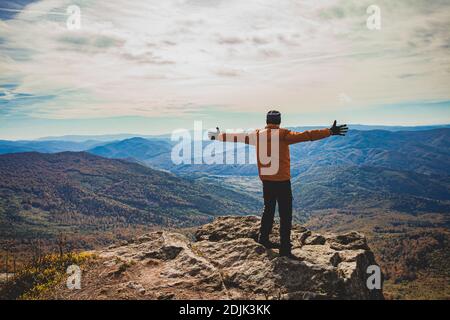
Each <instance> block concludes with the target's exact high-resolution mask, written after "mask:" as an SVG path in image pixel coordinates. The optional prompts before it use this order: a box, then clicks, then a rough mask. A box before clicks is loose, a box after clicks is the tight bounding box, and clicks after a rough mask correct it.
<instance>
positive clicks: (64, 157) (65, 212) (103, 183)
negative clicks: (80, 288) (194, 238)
mask: <svg viewBox="0 0 450 320" xmlns="http://www.w3.org/2000/svg"><path fill="white" fill-rule="evenodd" d="M259 205H260V203H259V201H257V200H255V199H254V198H251V197H246V196H245V195H242V194H239V193H236V192H234V191H230V190H228V189H225V188H222V187H221V186H218V185H210V184H205V183H201V182H195V181H192V180H189V179H185V178H180V177H177V176H174V175H172V174H170V173H166V172H162V171H157V170H153V169H150V168H148V167H144V166H142V165H139V164H137V163H131V162H127V161H123V160H112V159H105V158H102V157H99V156H95V155H91V154H88V153H72V152H65V153H58V154H40V153H19V154H8V155H1V156H0V230H1V232H0V234H1V236H2V237H4V238H8V237H11V238H18V239H22V238H30V237H35V236H36V235H39V236H43V237H45V236H47V235H48V236H50V235H52V234H53V235H54V234H55V233H56V232H59V231H67V232H72V231H76V232H82V233H86V234H88V233H90V232H96V231H102V230H103V231H107V230H110V229H111V228H112V229H113V228H115V227H125V228H126V227H128V226H130V225H144V226H149V225H150V226H151V225H157V226H160V225H162V226H173V225H176V226H177V227H180V226H188V225H193V224H199V223H202V222H206V221H209V220H210V219H211V217H212V216H214V215H220V214H225V213H229V212H237V213H242V214H245V213H249V212H252V211H253V210H254V208H255V207H257V206H259Z"/></svg>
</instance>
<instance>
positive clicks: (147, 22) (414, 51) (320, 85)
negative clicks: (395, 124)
mask: <svg viewBox="0 0 450 320" xmlns="http://www.w3.org/2000/svg"><path fill="white" fill-rule="evenodd" d="M7 2H8V1H7ZM19 2H20V1H19ZM10 3H13V2H11V1H10ZM372 3H373V1H366V0H360V1H349V0H346V1H338V0H327V1H294V0H292V1H290V0H286V1H278V0H248V1H239V0H227V1H219V0H214V1H213V0H165V1H144V0H142V1H138V0H136V1H125V0H112V1H94V0H89V1H88V0H85V1H81V0H80V1H73V0H71V1H68V0H67V1H66V0H64V1H54V0H41V1H33V2H30V1H25V2H23V3H19V4H18V5H16V6H11V4H10V5H8V6H7V7H6V8H4V9H9V11H5V10H3V11H2V10H1V9H0V19H1V20H0V74H1V78H0V81H2V82H3V86H2V90H3V91H2V92H1V93H0V108H2V109H1V110H0V115H7V114H26V115H29V116H33V117H45V118H55V119H60V118H68V119H70V118H92V117H104V116H116V115H117V116H124V115H127V116H128V115H130V116H135V115H142V116H161V115H164V116H171V115H180V114H183V113H188V112H192V110H196V111H199V110H202V109H204V108H205V106H208V105H217V104H220V105H222V106H224V108H227V110H230V111H240V110H245V111H246V112H252V111H262V110H265V109H266V107H267V106H268V105H282V106H283V111H289V112H297V113H299V112H302V111H306V110H309V109H310V108H314V110H316V111H317V112H324V111H335V109H336V108H340V109H345V108H347V109H350V108H360V109H361V108H364V107H365V106H374V105H380V104H395V103H403V102H406V101H427V100H448V99H449V98H450V97H449V90H448V83H450V67H449V66H450V63H449V62H450V58H449V57H450V54H449V53H450V52H449V51H450V31H449V28H448V21H450V3H449V1H432V2H430V1H425V0H415V1H406V0H403V1H387V0H380V1H377V3H376V4H377V5H379V6H380V8H381V10H382V11H381V13H382V29H381V30H380V31H371V30H368V29H367V28H366V26H365V21H366V18H367V13H366V8H367V7H368V6H369V5H370V4H372ZM72 4H77V5H79V6H80V8H81V12H82V28H81V30H76V31H70V30H68V29H67V28H66V19H67V17H66V15H65V12H66V8H67V7H68V6H69V5H72ZM16 11H17V12H16ZM11 83H13V84H14V88H12V89H11V88H10V89H7V84H11ZM342 92H345V93H346V94H348V95H349V96H351V97H352V99H351V104H350V103H349V104H348V105H343V104H342V103H340V100H339V96H340V94H341V93H342Z"/></svg>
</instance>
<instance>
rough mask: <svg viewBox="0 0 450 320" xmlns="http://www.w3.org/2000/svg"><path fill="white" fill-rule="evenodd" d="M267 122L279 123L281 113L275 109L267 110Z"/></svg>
mask: <svg viewBox="0 0 450 320" xmlns="http://www.w3.org/2000/svg"><path fill="white" fill-rule="evenodd" d="M266 123H267V124H280V123H281V113H280V112H278V111H276V110H271V111H269V112H267V117H266Z"/></svg>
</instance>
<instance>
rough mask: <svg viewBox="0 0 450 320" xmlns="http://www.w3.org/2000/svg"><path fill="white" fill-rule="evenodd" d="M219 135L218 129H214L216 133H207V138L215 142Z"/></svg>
mask: <svg viewBox="0 0 450 320" xmlns="http://www.w3.org/2000/svg"><path fill="white" fill-rule="evenodd" d="M219 134H220V130H219V127H216V131H208V137H209V139H210V140H217V139H218V138H219Z"/></svg>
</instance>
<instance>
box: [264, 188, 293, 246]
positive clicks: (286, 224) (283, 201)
mask: <svg viewBox="0 0 450 320" xmlns="http://www.w3.org/2000/svg"><path fill="white" fill-rule="evenodd" d="M263 194H264V212H263V216H262V219H261V229H260V231H259V241H260V242H267V241H269V234H270V232H271V231H272V227H273V219H274V216H275V206H276V203H277V202H278V212H279V214H280V245H281V246H280V252H285V253H286V252H290V250H291V228H292V190H291V181H290V180H287V181H263Z"/></svg>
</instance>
